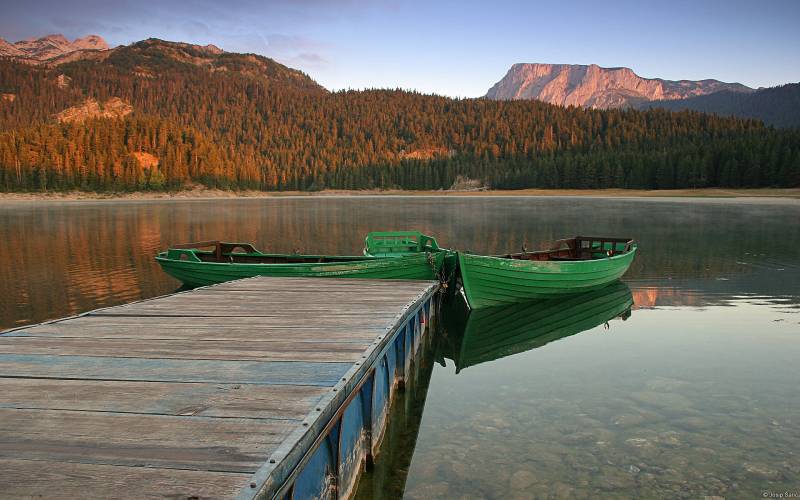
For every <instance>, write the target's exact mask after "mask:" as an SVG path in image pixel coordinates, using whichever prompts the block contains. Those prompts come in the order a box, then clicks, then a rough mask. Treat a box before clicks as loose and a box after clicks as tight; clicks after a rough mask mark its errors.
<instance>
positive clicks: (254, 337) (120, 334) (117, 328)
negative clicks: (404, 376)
mask: <svg viewBox="0 0 800 500" xmlns="http://www.w3.org/2000/svg"><path fill="white" fill-rule="evenodd" d="M385 332H386V328H378V327H372V328H358V327H342V328H331V329H328V328H324V327H318V328H302V327H286V326H275V327H271V328H268V327H261V328H239V327H219V328H209V327H202V328H201V327H197V328H192V327H174V328H170V327H166V326H159V327H155V326H135V325H108V326H102V325H90V326H84V325H80V324H74V323H56V324H52V325H46V326H41V327H36V328H29V329H25V330H18V331H16V332H11V333H7V334H5V335H0V339H2V338H12V337H52V338H57V337H64V338H87V339H90V338H92V339H141V340H148V341H149V340H158V339H164V340H198V341H202V340H227V341H231V342H235V341H243V342H247V341H263V342H296V343H297V344H302V343H316V344H320V345H321V346H322V347H323V348H324V344H327V343H337V342H338V343H345V342H353V343H358V344H361V343H363V342H364V341H370V340H372V339H374V338H375V337H377V336H378V335H381V334H382V333H385Z"/></svg>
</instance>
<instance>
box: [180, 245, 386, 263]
mask: <svg viewBox="0 0 800 500" xmlns="http://www.w3.org/2000/svg"><path fill="white" fill-rule="evenodd" d="M202 248H212V250H200V249H202ZM170 249H171V250H194V252H192V253H193V254H194V256H195V257H197V258H198V259H200V260H201V261H202V262H219V263H236V264H319V263H326V262H327V263H334V262H354V261H362V260H373V259H374V258H373V257H362V256H360V255H352V256H348V255H336V256H329V255H303V254H265V253H262V252H261V251H259V250H257V249H256V248H255V247H254V246H253V245H251V244H249V243H225V242H221V241H201V242H197V243H184V244H180V245H172V246H171V247H170ZM184 255H185V254H181V255H180V256H179V258H183V256H184ZM187 257H188V256H187Z"/></svg>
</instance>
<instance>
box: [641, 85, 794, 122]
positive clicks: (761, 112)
mask: <svg viewBox="0 0 800 500" xmlns="http://www.w3.org/2000/svg"><path fill="white" fill-rule="evenodd" d="M649 108H662V109H666V110H668V111H684V110H692V111H699V112H701V113H714V114H717V115H721V116H738V117H744V118H755V119H758V120H761V121H763V122H764V123H766V124H767V125H773V126H775V127H800V83H787V84H784V85H779V86H776V87H769V88H759V89H758V90H756V91H755V92H751V93H739V92H731V91H728V90H721V91H719V92H714V93H712V94H706V95H702V96H694V97H689V98H686V99H677V100H671V101H650V102H648V103H646V104H644V105H641V106H640V109H649Z"/></svg>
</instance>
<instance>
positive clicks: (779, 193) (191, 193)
mask: <svg viewBox="0 0 800 500" xmlns="http://www.w3.org/2000/svg"><path fill="white" fill-rule="evenodd" d="M358 197H473V198H474V197H500V198H503V197H534V198H539V197H541V198H548V197H552V198H557V197H585V198H620V199H625V198H650V199H681V198H687V199H688V198H692V199H708V200H712V199H726V200H731V199H742V200H743V199H782V200H786V201H789V200H793V201H800V188H758V189H723V188H703V189H669V190H646V189H517V190H485V191H475V190H471V191H470V190H465V191H456V190H452V191H451V190H447V191H445V190H440V191H410V190H400V189H390V190H378V189H372V190H323V191H314V192H309V191H280V192H276V191H224V190H219V189H191V190H184V191H173V192H149V191H133V192H122V193H95V192H87V191H66V192H45V193H38V192H37V193H0V202H9V201H26V202H39V201H43V202H54V201H55V202H64V201H165V200H178V201H190V200H196V201H201V200H220V199H273V198H358Z"/></svg>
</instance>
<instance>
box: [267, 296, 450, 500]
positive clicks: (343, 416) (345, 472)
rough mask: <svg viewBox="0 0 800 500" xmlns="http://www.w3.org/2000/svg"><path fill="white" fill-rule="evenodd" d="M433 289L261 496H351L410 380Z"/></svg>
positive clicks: (293, 499) (297, 499)
mask: <svg viewBox="0 0 800 500" xmlns="http://www.w3.org/2000/svg"><path fill="white" fill-rule="evenodd" d="M433 300H434V299H433V293H429V294H427V295H426V296H425V297H424V298H423V300H422V301H420V302H419V303H417V304H416V305H415V307H414V308H413V309H412V310H411V311H410V312H409V313H408V314H407V315H406V316H405V317H404V318H401V321H400V322H399V324H398V327H397V328H396V329H395V331H394V333H393V334H392V335H391V336H388V338H386V339H384V342H383V343H382V344H381V348H380V350H379V352H378V353H377V355H376V356H375V357H374V358H373V360H372V362H371V364H370V366H369V368H368V370H367V371H366V373H365V374H364V376H363V378H362V379H361V380H360V381H359V382H358V383H357V384H355V385H354V387H353V392H352V393H351V394H349V395H348V397H347V398H346V400H345V402H344V403H343V404H342V406H341V407H340V408H339V409H338V411H336V412H335V413H334V414H333V417H332V419H331V420H330V421H329V422H328V424H327V425H326V426H325V428H324V430H323V431H322V434H320V435H319V436H318V437H317V439H316V441H315V442H314V444H313V445H312V446H311V448H310V449H309V450H307V451H306V454H305V456H304V457H303V458H302V459H301V460H300V462H299V463H298V465H297V466H296V468H295V469H294V470H293V471H292V472H291V473H290V474H289V476H288V478H287V479H286V481H285V482H284V483H283V484H282V485H280V486H278V485H276V486H275V488H274V491H272V492H270V491H261V492H260V493H259V494H256V495H255V497H256V498H280V499H287V500H288V499H291V500H300V499H327V498H337V499H338V498H349V497H350V496H351V495H352V494H353V493H354V492H355V487H356V485H357V483H358V478H359V475H360V474H361V472H362V471H363V470H364V467H365V465H366V463H367V462H368V461H369V460H370V459H372V457H373V453H375V451H376V450H377V449H378V447H379V445H380V441H381V438H382V437H383V433H384V431H385V429H386V425H387V417H388V414H389V409H390V406H391V402H392V398H393V395H394V391H395V388H396V387H397V386H398V384H399V383H400V382H401V381H405V380H406V379H407V377H408V374H409V373H410V372H411V367H412V363H413V362H414V357H415V355H416V353H417V349H418V348H419V346H420V344H421V339H422V336H423V335H425V334H427V332H428V330H429V328H430V326H431V318H432V315H433V314H434V302H433Z"/></svg>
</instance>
